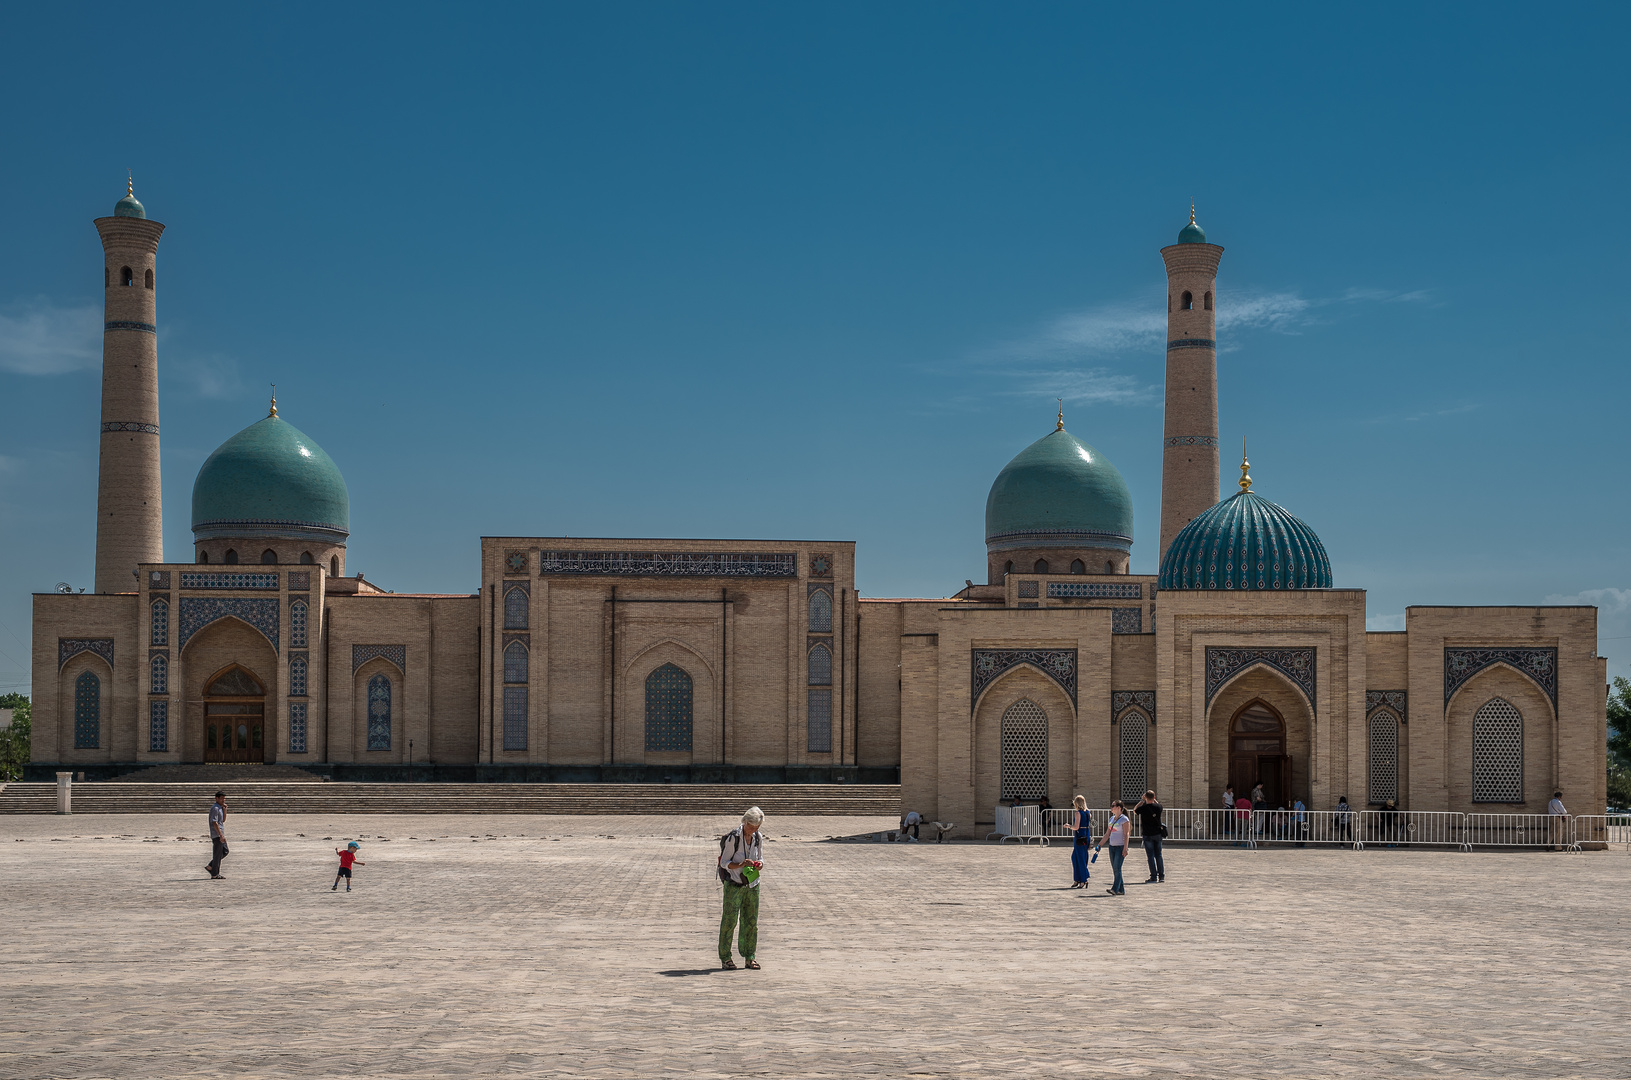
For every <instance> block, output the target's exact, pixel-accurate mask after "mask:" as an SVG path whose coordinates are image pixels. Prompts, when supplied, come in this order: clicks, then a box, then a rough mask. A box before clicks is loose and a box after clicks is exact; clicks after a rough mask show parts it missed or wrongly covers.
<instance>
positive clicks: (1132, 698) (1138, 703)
mask: <svg viewBox="0 0 1631 1080" xmlns="http://www.w3.org/2000/svg"><path fill="white" fill-rule="evenodd" d="M1128 709H1139V710H1142V711H1143V713H1144V715H1145V716H1147V717H1149V718H1150V720H1152V721H1153V720H1154V719H1155V691H1154V690H1117V691H1116V692H1115V693H1113V694H1111V695H1110V715H1111V716H1112V717H1120V716H1121V714H1122V713H1124V712H1126V711H1127V710H1128Z"/></svg>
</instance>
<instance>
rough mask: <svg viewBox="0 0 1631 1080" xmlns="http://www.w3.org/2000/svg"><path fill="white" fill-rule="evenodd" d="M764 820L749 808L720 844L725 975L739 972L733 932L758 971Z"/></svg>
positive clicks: (721, 952) (721, 951)
mask: <svg viewBox="0 0 1631 1080" xmlns="http://www.w3.org/2000/svg"><path fill="white" fill-rule="evenodd" d="M764 820H765V815H764V811H763V810H760V809H759V808H758V807H757V806H750V807H748V811H747V813H745V814H743V815H742V824H741V826H740V827H738V828H735V829H732V830H731V831H730V832H728V833H726V834H725V836H724V839H722V840H720V842H719V880H720V881H721V882H722V883H723V884H724V886H725V910H724V912H723V914H721V915H720V917H719V966H720V967H722V968H723V969H725V970H726V971H735V970H736V962H735V961H734V960H732V959H731V933H732V931H735V933H736V948H737V951H738V952H740V953H741V954H742V959H743V960H744V961H746V962H747V967H749V968H750V969H752V970H754V971H757V970H758V969H759V961H758V960H757V959H756V958H755V954H756V953H757V952H758V948H759V871H760V870H763V869H764V852H763V849H762V847H761V845H760V841H759V826H761V825H763V824H764Z"/></svg>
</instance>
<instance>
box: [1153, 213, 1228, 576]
mask: <svg viewBox="0 0 1631 1080" xmlns="http://www.w3.org/2000/svg"><path fill="white" fill-rule="evenodd" d="M1161 258H1162V259H1163V260H1164V261H1165V262H1166V264H1167V387H1166V424H1165V430H1164V431H1163V438H1162V440H1161V557H1163V558H1164V557H1165V556H1166V553H1167V545H1168V544H1170V543H1172V538H1173V537H1175V536H1177V535H1178V532H1179V530H1180V529H1182V528H1183V527H1184V526H1185V525H1188V524H1189V523H1190V522H1191V521H1194V520H1195V519H1196V518H1197V517H1199V516H1200V515H1201V514H1203V513H1204V512H1206V511H1207V510H1208V509H1210V508H1211V507H1212V506H1213V504H1215V503H1216V502H1217V501H1218V342H1217V319H1216V314H1217V313H1216V311H1215V310H1214V309H1215V308H1216V291H1217V277H1218V262H1219V261H1220V260H1221V259H1222V258H1223V249H1222V248H1221V247H1218V246H1217V245H1216V244H1208V243H1207V242H1206V233H1205V232H1204V231H1203V230H1202V229H1201V227H1200V226H1199V225H1197V224H1195V208H1194V207H1193V206H1191V207H1190V208H1189V224H1188V225H1185V226H1184V228H1183V230H1182V231H1181V232H1179V233H1178V242H1177V243H1176V244H1173V245H1172V246H1171V247H1164V248H1162V249H1161Z"/></svg>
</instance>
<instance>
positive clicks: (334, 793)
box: [0, 780, 900, 817]
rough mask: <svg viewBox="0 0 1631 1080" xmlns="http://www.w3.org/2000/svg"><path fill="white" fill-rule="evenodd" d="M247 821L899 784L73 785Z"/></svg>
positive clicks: (37, 803)
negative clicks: (223, 806) (218, 798)
mask: <svg viewBox="0 0 1631 1080" xmlns="http://www.w3.org/2000/svg"><path fill="white" fill-rule="evenodd" d="M218 790H220V791H225V792H226V793H227V806H228V808H229V809H230V810H231V812H233V813H248V814H322V813H338V814H732V813H740V812H741V811H743V810H745V809H746V808H747V807H749V806H753V805H757V806H759V807H761V808H762V809H763V810H764V812H765V813H767V814H772V815H774V814H818V815H868V816H887V817H894V816H898V815H899V814H900V787H899V785H896V784H765V785H762V786H760V785H753V784H359V783H318V784H313V783H309V782H306V783H302V782H282V781H233V780H228V781H221V782H212V783H144V782H142V781H137V780H124V781H104V782H98V783H84V784H75V785H74V787H73V809H74V813H76V814H202V813H204V812H205V810H206V809H207V808H208V807H209V804H210V801H211V796H212V795H213V794H214V793H215V792H216V791H218ZM56 808H57V787H56V785H55V784H49V783H15V784H7V785H5V786H4V787H3V788H0V814H51V813H55V812H56Z"/></svg>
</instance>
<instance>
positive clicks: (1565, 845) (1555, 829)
mask: <svg viewBox="0 0 1631 1080" xmlns="http://www.w3.org/2000/svg"><path fill="white" fill-rule="evenodd" d="M1546 812H1547V813H1548V814H1550V815H1551V818H1552V820H1551V822H1550V824H1551V826H1552V850H1553V851H1567V850H1568V849H1569V810H1568V807H1566V806H1564V805H1563V793H1562V792H1561V791H1554V792H1552V801H1551V802H1549V803H1547V804H1546Z"/></svg>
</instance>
